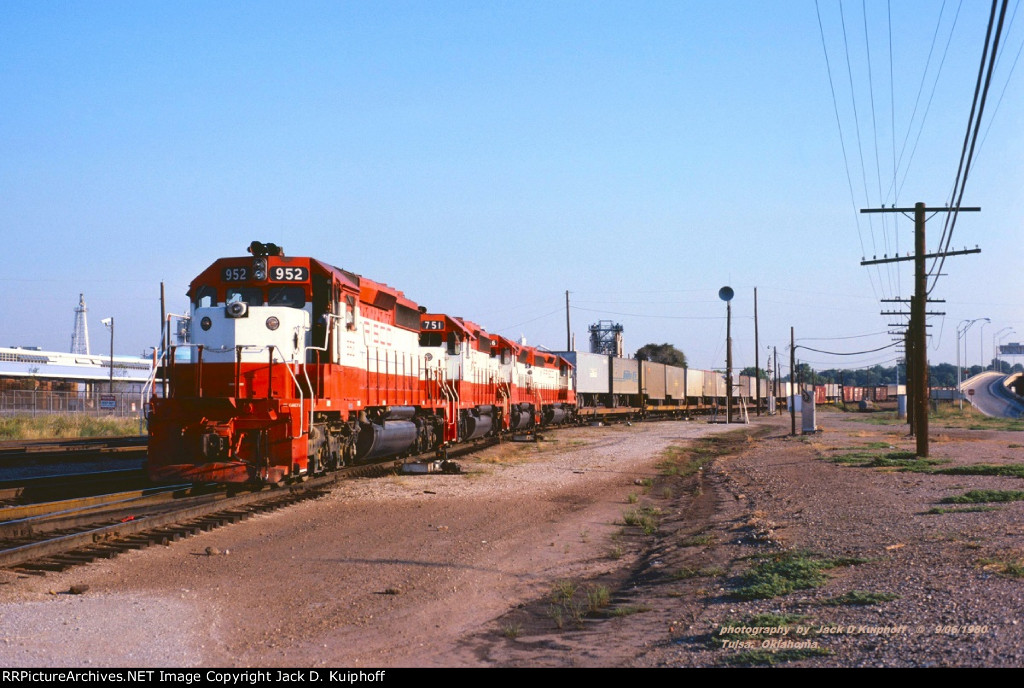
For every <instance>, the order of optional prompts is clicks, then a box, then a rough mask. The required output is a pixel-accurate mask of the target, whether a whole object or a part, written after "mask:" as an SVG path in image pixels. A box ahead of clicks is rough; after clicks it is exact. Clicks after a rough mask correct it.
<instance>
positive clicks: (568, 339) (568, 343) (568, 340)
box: [565, 289, 572, 351]
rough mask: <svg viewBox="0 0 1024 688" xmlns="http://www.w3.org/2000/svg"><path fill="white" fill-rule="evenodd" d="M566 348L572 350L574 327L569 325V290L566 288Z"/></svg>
mask: <svg viewBox="0 0 1024 688" xmlns="http://www.w3.org/2000/svg"><path fill="white" fill-rule="evenodd" d="M565 350H566V351H572V328H571V327H569V290H568V289H566V290H565Z"/></svg>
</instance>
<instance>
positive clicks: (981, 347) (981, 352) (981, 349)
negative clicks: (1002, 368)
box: [978, 318, 992, 372]
mask: <svg viewBox="0 0 1024 688" xmlns="http://www.w3.org/2000/svg"><path fill="white" fill-rule="evenodd" d="M984 320H985V322H983V323H981V331H980V332H978V359H979V360H978V362H979V363H981V370H982V372H984V371H985V370H987V369H988V366H987V365H985V325H989V324H991V323H992V321H991V320H989V319H988V318H985V319H984Z"/></svg>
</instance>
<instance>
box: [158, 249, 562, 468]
mask: <svg viewBox="0 0 1024 688" xmlns="http://www.w3.org/2000/svg"><path fill="white" fill-rule="evenodd" d="M249 252H250V253H251V254H252V255H251V256H250V257H241V258H222V259H220V260H218V261H216V262H215V263H213V265H211V266H210V267H209V268H207V269H206V270H204V271H203V272H202V273H200V275H199V276H198V277H197V278H196V279H195V280H193V282H192V284H191V285H190V287H189V292H188V295H189V299H190V301H191V331H192V337H191V342H190V343H189V344H188V345H187V347H188V348H189V356H188V361H187V362H183V361H181V360H179V358H182V357H181V356H180V355H178V354H179V352H176V351H175V349H176V348H179V349H180V348H181V347H171V349H170V350H169V351H168V353H167V356H166V357H165V359H166V360H165V364H164V369H165V375H166V378H167V379H168V384H169V388H168V393H167V395H166V397H157V396H154V397H153V399H152V400H151V408H150V415H149V474H150V477H151V478H152V479H153V480H156V481H161V482H162V481H170V480H175V481H178V480H184V481H191V482H201V481H212V482H230V483H240V482H246V483H247V482H266V483H277V482H280V481H283V480H285V479H288V478H295V477H302V476H305V475H309V474H316V473H320V472H322V471H324V470H328V469H331V468H335V467H338V466H340V465H343V464H347V463H351V462H356V461H366V460H371V459H374V458H379V457H385V456H392V455H403V454H414V453H420V452H427V451H438V452H440V451H442V450H443V449H444V448H446V447H448V446H450V445H452V444H455V443H458V442H464V441H468V440H471V439H475V438H479V437H484V436H487V435H493V434H496V433H500V432H505V431H515V430H526V429H529V428H533V427H538V426H541V425H548V424H555V423H561V422H566V421H570V420H572V419H573V415H574V412H575V407H576V397H575V392H574V390H573V385H572V374H571V369H570V368H571V366H570V364H569V363H568V362H567V361H565V360H564V359H563V358H561V357H559V356H557V355H555V354H552V353H548V352H542V351H539V350H537V349H535V348H533V347H527V346H523V345H520V344H517V343H515V342H513V341H511V340H508V339H506V338H504V337H500V336H496V335H491V334H489V333H487V332H486V331H484V330H483V329H482V328H481V327H480V326H478V325H476V324H475V323H472V322H470V321H468V320H463V319H461V318H455V317H451V316H448V315H443V314H434V313H427V312H426V309H424V308H421V307H419V306H418V305H417V304H416V303H414V302H413V301H411V300H409V299H408V298H406V296H405V295H404V294H403V293H402V292H401V291H398V290H396V289H393V288H392V287H389V286H387V285H385V284H382V283H379V282H373V281H371V280H368V279H366V278H364V277H361V276H359V275H356V274H353V273H351V272H348V271H345V270H342V269H340V268H336V267H332V266H330V265H327V264H326V263H323V262H321V261H318V260H315V259H313V258H289V257H286V256H285V255H284V253H283V251H281V249H280V248H279V247H277V246H275V245H274V244H262V243H260V242H253V243H252V244H251V245H250V247H249Z"/></svg>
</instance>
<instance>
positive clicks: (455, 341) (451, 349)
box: [448, 332, 461, 356]
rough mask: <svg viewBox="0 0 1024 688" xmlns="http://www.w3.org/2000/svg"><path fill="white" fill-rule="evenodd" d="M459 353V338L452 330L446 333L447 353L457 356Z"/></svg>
mask: <svg viewBox="0 0 1024 688" xmlns="http://www.w3.org/2000/svg"><path fill="white" fill-rule="evenodd" d="M459 353H461V350H460V347H459V338H458V336H457V335H456V334H455V333H454V332H449V333H448V355H449V356H457V355H459Z"/></svg>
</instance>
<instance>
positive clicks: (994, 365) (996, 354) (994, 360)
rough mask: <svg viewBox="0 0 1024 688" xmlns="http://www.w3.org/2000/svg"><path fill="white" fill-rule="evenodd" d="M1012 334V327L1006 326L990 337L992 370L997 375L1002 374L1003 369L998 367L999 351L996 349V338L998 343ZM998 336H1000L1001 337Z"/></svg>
mask: <svg viewBox="0 0 1024 688" xmlns="http://www.w3.org/2000/svg"><path fill="white" fill-rule="evenodd" d="M1003 332H1006V334H1003ZM1014 332H1015V330H1014V329H1013V328H1012V327H1010V326H1006V327H1004V328H1003V329H1001V330H999V331H998V332H996V333H995V334H994V335H992V370H995V371H996V372H997V373H1001V372H1003V367H1002V366H1001V365H999V349H997V348H996V341H997V339H996V338H997V337H998V338H999V339H998V341H999V342H1002V341H1003V338H1004V337H1007V336H1009V335H1010V334H1012V333H1014ZM999 335H1002V337H1000V336H999ZM997 368H998V370H997Z"/></svg>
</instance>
